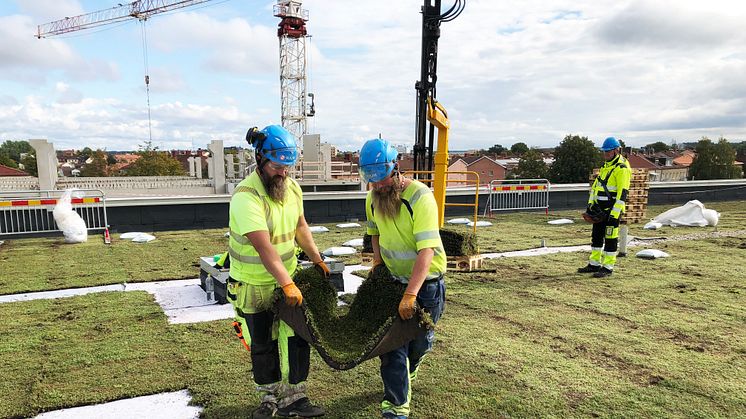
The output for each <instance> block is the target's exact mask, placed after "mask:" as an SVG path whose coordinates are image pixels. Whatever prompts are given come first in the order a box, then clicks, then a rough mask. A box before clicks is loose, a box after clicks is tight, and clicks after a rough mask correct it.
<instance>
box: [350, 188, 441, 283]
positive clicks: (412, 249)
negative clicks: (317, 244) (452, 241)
mask: <svg viewBox="0 0 746 419" xmlns="http://www.w3.org/2000/svg"><path fill="white" fill-rule="evenodd" d="M401 200H402V205H401V208H399V214H398V215H397V216H396V218H393V219H392V218H385V217H382V216H381V215H380V214H376V212H375V210H374V209H373V207H372V206H371V204H372V202H373V201H372V191H370V192H368V196H367V197H366V199H365V212H366V215H367V217H368V228H367V232H368V234H370V235H372V236H379V239H378V244H379V247H380V250H381V258H382V259H383V262H384V263H385V264H386V267H388V268H389V270H390V271H391V274H392V275H394V276H395V277H396V278H397V279H398V280H399V281H401V282H405V283H406V282H408V281H409V277H410V276H411V275H412V270H413V269H414V263H415V260H416V259H417V252H418V251H420V250H422V249H425V248H432V249H433V250H434V251H435V254H434V255H433V261H432V263H431V264H430V270H429V271H428V275H427V279H432V278H437V277H439V276H440V275H442V274H444V273H445V272H446V254H445V251H444V250H443V242H442V241H441V239H440V227H439V226H438V206H437V204H436V203H435V197H434V196H433V193H432V191H431V190H430V188H428V187H427V186H426V185H425V184H423V183H422V182H418V181H416V180H415V181H412V183H410V184H409V186H407V188H406V189H404V190H403V191H402V194H401Z"/></svg>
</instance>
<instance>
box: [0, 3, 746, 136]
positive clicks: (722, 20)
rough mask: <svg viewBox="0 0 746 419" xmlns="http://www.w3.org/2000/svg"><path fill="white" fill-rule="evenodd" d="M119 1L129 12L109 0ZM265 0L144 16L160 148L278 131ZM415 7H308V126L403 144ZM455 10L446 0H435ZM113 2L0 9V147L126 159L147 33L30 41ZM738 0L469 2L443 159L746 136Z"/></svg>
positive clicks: (448, 33) (121, 29) (141, 112)
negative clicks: (37, 141)
mask: <svg viewBox="0 0 746 419" xmlns="http://www.w3.org/2000/svg"><path fill="white" fill-rule="evenodd" d="M119 2H121V3H122V4H126V2H125V1H122V0H119ZM273 4H274V2H273V1H255V0H213V1H209V2H207V3H204V4H201V5H197V6H192V7H189V8H185V9H181V11H179V12H169V13H164V14H162V15H157V16H154V17H152V18H151V19H149V20H148V21H147V22H146V23H145V32H146V39H147V42H146V45H147V61H148V75H149V76H150V105H151V107H150V112H151V119H152V124H153V125H152V139H153V144H154V145H156V146H158V147H160V148H161V149H193V148H199V147H202V148H205V147H206V146H207V144H208V143H209V142H210V141H211V140H223V142H224V144H225V145H226V146H242V145H244V136H245V133H246V130H247V129H248V128H249V127H252V126H259V127H263V126H265V125H269V124H279V123H280V113H281V110H280V80H279V41H278V39H277V30H276V28H277V23H278V21H279V20H278V19H277V18H275V17H274V16H273V15H272V6H273ZM422 4H423V2H422V1H419V0H418V1H414V0H385V1H368V2H351V1H349V0H307V1H304V2H303V7H304V8H306V9H308V10H309V16H310V19H309V21H308V24H307V27H308V31H309V34H310V35H311V37H310V38H309V39H308V41H307V55H308V91H309V92H313V93H314V95H315V110H316V116H314V117H313V118H310V119H309V124H308V131H309V133H316V134H320V135H321V138H322V141H324V142H328V143H331V144H334V145H336V146H337V147H339V148H340V149H342V150H357V149H359V148H360V146H361V145H362V144H363V143H364V142H365V140H367V139H370V138H375V137H378V135H379V134H380V135H381V136H382V137H383V138H386V139H389V140H390V141H391V142H393V143H395V144H403V145H406V146H407V147H410V148H411V146H412V145H413V144H414V136H415V107H416V103H415V102H416V94H415V90H414V84H415V81H416V80H417V79H418V78H419V73H420V68H419V67H420V43H421V20H422V17H421V14H420V8H421V7H422ZM443 4H444V9H445V6H450V5H451V4H452V0H443ZM116 5H117V1H116V0H112V1H109V0H95V1H93V0H90V1H89V0H17V1H13V0H3V1H0V40H1V41H0V142H2V141H6V140H26V139H33V138H44V139H48V140H49V141H51V142H53V143H54V145H55V148H57V149H68V148H76V149H80V148H82V147H85V146H89V147H91V148H105V149H107V150H135V149H137V148H138V146H139V145H142V144H144V142H145V141H147V140H148V138H149V130H148V108H147V97H146V93H145V86H144V75H145V64H144V61H145V60H144V53H143V52H144V48H143V37H142V32H143V28H142V26H143V25H142V24H141V23H140V22H138V21H137V20H135V19H132V20H130V21H127V22H124V23H117V24H112V25H108V26H104V27H99V28H94V29H89V30H84V31H79V32H74V33H70V34H66V35H62V36H57V37H52V38H43V39H37V38H36V37H35V36H34V34H35V33H36V28H37V25H38V24H42V23H46V22H49V21H53V20H57V19H62V18H64V17H68V16H75V15H79V14H83V13H88V12H92V11H97V10H101V9H107V8H111V7H113V6H116ZM745 21H746V2H743V1H740V0H732V1H724V0H710V1H706V2H704V1H690V0H675V1H673V0H656V1H650V0H631V1H609V0H592V1H591V0H588V1H585V0H553V1H546V0H520V1H518V0H515V1H497V0H466V8H465V10H464V12H463V13H462V14H461V16H459V17H458V18H457V19H455V20H453V21H452V22H446V23H443V24H442V26H441V38H440V41H439V50H438V73H437V74H438V81H437V99H438V100H439V101H440V102H441V103H442V104H443V106H444V107H445V108H446V109H447V111H448V116H449V119H450V122H451V129H450V148H451V149H457V150H465V149H474V148H488V147H490V146H491V145H493V144H501V145H503V146H506V147H509V146H510V145H512V144H514V143H516V142H519V141H521V142H525V143H526V144H528V145H529V146H531V147H552V146H556V145H557V144H558V143H559V142H560V141H561V140H562V139H563V138H564V137H565V136H566V135H568V134H573V135H581V136H587V137H588V138H590V139H591V140H593V141H594V142H595V143H596V144H597V145H600V144H601V142H602V141H603V139H604V138H605V137H607V136H616V137H618V138H621V139H623V140H624V141H625V143H626V144H627V145H632V146H642V145H645V144H649V143H652V142H655V141H663V142H666V143H671V142H672V141H676V142H678V143H681V142H690V141H697V140H698V139H700V138H701V137H702V136H707V137H709V138H711V139H713V140H715V139H718V138H720V137H725V138H728V139H729V140H731V141H742V140H746V30H744V29H743V27H744V25H743V22H745Z"/></svg>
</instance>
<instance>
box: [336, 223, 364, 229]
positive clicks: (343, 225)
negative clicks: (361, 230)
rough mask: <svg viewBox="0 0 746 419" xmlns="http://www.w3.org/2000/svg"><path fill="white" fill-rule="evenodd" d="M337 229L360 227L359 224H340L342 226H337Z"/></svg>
mask: <svg viewBox="0 0 746 419" xmlns="http://www.w3.org/2000/svg"><path fill="white" fill-rule="evenodd" d="M337 227H339V228H353V227H360V224H358V223H342V224H337Z"/></svg>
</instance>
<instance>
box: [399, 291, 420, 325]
mask: <svg viewBox="0 0 746 419" xmlns="http://www.w3.org/2000/svg"><path fill="white" fill-rule="evenodd" d="M416 304H417V296H416V295H415V294H409V293H405V294H404V296H403V297H402V298H401V301H400V302H399V316H400V317H401V318H402V319H403V320H409V319H411V318H412V316H414V307H415V305H416Z"/></svg>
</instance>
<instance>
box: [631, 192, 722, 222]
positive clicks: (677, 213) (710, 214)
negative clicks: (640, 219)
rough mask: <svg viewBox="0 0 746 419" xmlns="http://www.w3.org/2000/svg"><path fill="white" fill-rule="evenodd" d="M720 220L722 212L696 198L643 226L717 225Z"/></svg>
mask: <svg viewBox="0 0 746 419" xmlns="http://www.w3.org/2000/svg"><path fill="white" fill-rule="evenodd" d="M719 220H720V213H718V212H717V211H715V210H711V209H706V208H705V206H704V204H702V203H701V202H699V201H697V200H696V199H695V200H693V201H689V202H687V203H686V204H684V205H682V206H680V207H676V208H672V209H670V210H668V211H666V212H664V213H662V214H660V215H658V216H657V217H655V218H653V219H652V220H651V221H650V222H649V223H647V224H645V227H643V228H645V229H656V228H658V227H662V226H672V227H676V226H689V227H704V226H708V225H709V226H716V225H717V224H718V221H719Z"/></svg>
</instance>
